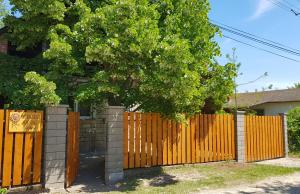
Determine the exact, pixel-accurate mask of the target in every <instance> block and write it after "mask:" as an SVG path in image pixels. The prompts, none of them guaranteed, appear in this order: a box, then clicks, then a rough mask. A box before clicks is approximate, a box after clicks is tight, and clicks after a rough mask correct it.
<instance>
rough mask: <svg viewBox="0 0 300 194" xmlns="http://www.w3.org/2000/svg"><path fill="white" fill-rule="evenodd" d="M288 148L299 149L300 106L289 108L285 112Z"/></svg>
mask: <svg viewBox="0 0 300 194" xmlns="http://www.w3.org/2000/svg"><path fill="white" fill-rule="evenodd" d="M287 124H288V138H289V148H290V150H291V151H300V107H297V108H294V109H292V110H290V111H289V112H288V114H287Z"/></svg>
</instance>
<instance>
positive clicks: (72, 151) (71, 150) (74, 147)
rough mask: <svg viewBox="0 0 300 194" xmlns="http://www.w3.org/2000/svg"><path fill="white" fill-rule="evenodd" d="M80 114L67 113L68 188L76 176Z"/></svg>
mask: <svg viewBox="0 0 300 194" xmlns="http://www.w3.org/2000/svg"><path fill="white" fill-rule="evenodd" d="M79 122H80V114H79V113H78V112H69V114H68V134H67V172H66V186H67V187H69V186H71V185H72V184H73V182H74V181H75V179H76V177H77V175H78V166H79V128H80V124H79Z"/></svg>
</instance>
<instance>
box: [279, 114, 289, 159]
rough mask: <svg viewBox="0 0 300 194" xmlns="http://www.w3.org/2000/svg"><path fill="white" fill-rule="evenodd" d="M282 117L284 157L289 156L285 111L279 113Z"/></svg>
mask: <svg viewBox="0 0 300 194" xmlns="http://www.w3.org/2000/svg"><path fill="white" fill-rule="evenodd" d="M279 115H280V116H281V118H282V129H283V136H284V137H283V138H284V139H283V143H284V154H285V157H288V156H289V142H288V126H287V115H286V113H281V114H279Z"/></svg>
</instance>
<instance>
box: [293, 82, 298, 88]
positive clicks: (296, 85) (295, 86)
mask: <svg viewBox="0 0 300 194" xmlns="http://www.w3.org/2000/svg"><path fill="white" fill-rule="evenodd" d="M292 88H300V83H299V82H298V83H294V86H293V87H292Z"/></svg>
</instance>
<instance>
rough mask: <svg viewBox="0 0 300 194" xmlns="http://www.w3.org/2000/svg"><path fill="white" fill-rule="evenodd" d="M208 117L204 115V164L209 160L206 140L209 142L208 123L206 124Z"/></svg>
mask: <svg viewBox="0 0 300 194" xmlns="http://www.w3.org/2000/svg"><path fill="white" fill-rule="evenodd" d="M208 122H209V121H208V115H204V122H203V124H204V127H203V129H204V137H205V141H204V150H205V151H204V154H205V157H204V159H205V160H204V161H205V162H208V160H209V155H208V140H209V137H208V128H209V123H208Z"/></svg>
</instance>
